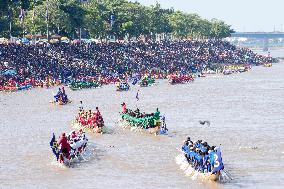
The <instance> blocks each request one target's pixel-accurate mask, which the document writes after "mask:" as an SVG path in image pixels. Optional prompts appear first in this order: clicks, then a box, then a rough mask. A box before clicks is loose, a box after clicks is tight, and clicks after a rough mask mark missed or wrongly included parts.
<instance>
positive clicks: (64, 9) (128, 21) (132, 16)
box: [0, 0, 234, 38]
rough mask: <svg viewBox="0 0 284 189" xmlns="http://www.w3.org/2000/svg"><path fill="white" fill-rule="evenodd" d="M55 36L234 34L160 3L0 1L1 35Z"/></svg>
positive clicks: (219, 24)
mask: <svg viewBox="0 0 284 189" xmlns="http://www.w3.org/2000/svg"><path fill="white" fill-rule="evenodd" d="M47 25H48V31H49V33H50V34H53V35H55V34H57V35H61V36H67V37H70V38H79V36H80V35H81V34H82V33H83V35H84V36H85V37H92V38H107V37H108V36H116V37H117V38H124V37H139V36H141V35H143V36H146V37H154V36H155V35H157V34H164V35H168V34H171V35H172V36H175V37H177V38H189V37H190V38H225V37H228V36H230V34H231V33H232V32H234V31H233V30H232V29H231V26H229V25H227V24H226V23H225V22H224V21H221V20H217V19H212V20H207V19H203V18H201V17H200V16H199V15H197V14H188V13H184V12H181V11H175V10H174V9H172V8H171V9H163V8H161V5H160V4H159V3H156V4H155V5H152V6H144V5H142V4H140V3H138V2H129V1H127V0H0V37H9V36H10V35H11V36H22V35H25V34H42V35H46V34H47Z"/></svg>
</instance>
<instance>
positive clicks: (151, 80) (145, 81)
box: [139, 77, 155, 87]
mask: <svg viewBox="0 0 284 189" xmlns="http://www.w3.org/2000/svg"><path fill="white" fill-rule="evenodd" d="M154 84H155V79H154V78H151V77H146V78H142V79H141V81H140V82H139V85H140V87H149V86H152V85H154Z"/></svg>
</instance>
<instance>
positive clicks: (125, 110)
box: [121, 102, 127, 114]
mask: <svg viewBox="0 0 284 189" xmlns="http://www.w3.org/2000/svg"><path fill="white" fill-rule="evenodd" d="M121 106H122V113H123V114H125V113H126V112H127V108H126V104H125V103H124V102H123V103H122V104H121Z"/></svg>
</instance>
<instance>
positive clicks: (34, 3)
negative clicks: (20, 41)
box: [32, 0, 36, 44]
mask: <svg viewBox="0 0 284 189" xmlns="http://www.w3.org/2000/svg"><path fill="white" fill-rule="evenodd" d="M35 1H36V0H34V7H33V17H32V19H33V43H34V44H35Z"/></svg>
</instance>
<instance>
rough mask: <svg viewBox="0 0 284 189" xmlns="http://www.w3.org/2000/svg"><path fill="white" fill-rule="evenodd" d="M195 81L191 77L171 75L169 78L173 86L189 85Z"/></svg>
mask: <svg viewBox="0 0 284 189" xmlns="http://www.w3.org/2000/svg"><path fill="white" fill-rule="evenodd" d="M193 81H194V78H193V77H192V76H191V75H188V76H178V75H170V76H169V83H170V84H172V85H175V84H183V83H189V82H193Z"/></svg>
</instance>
